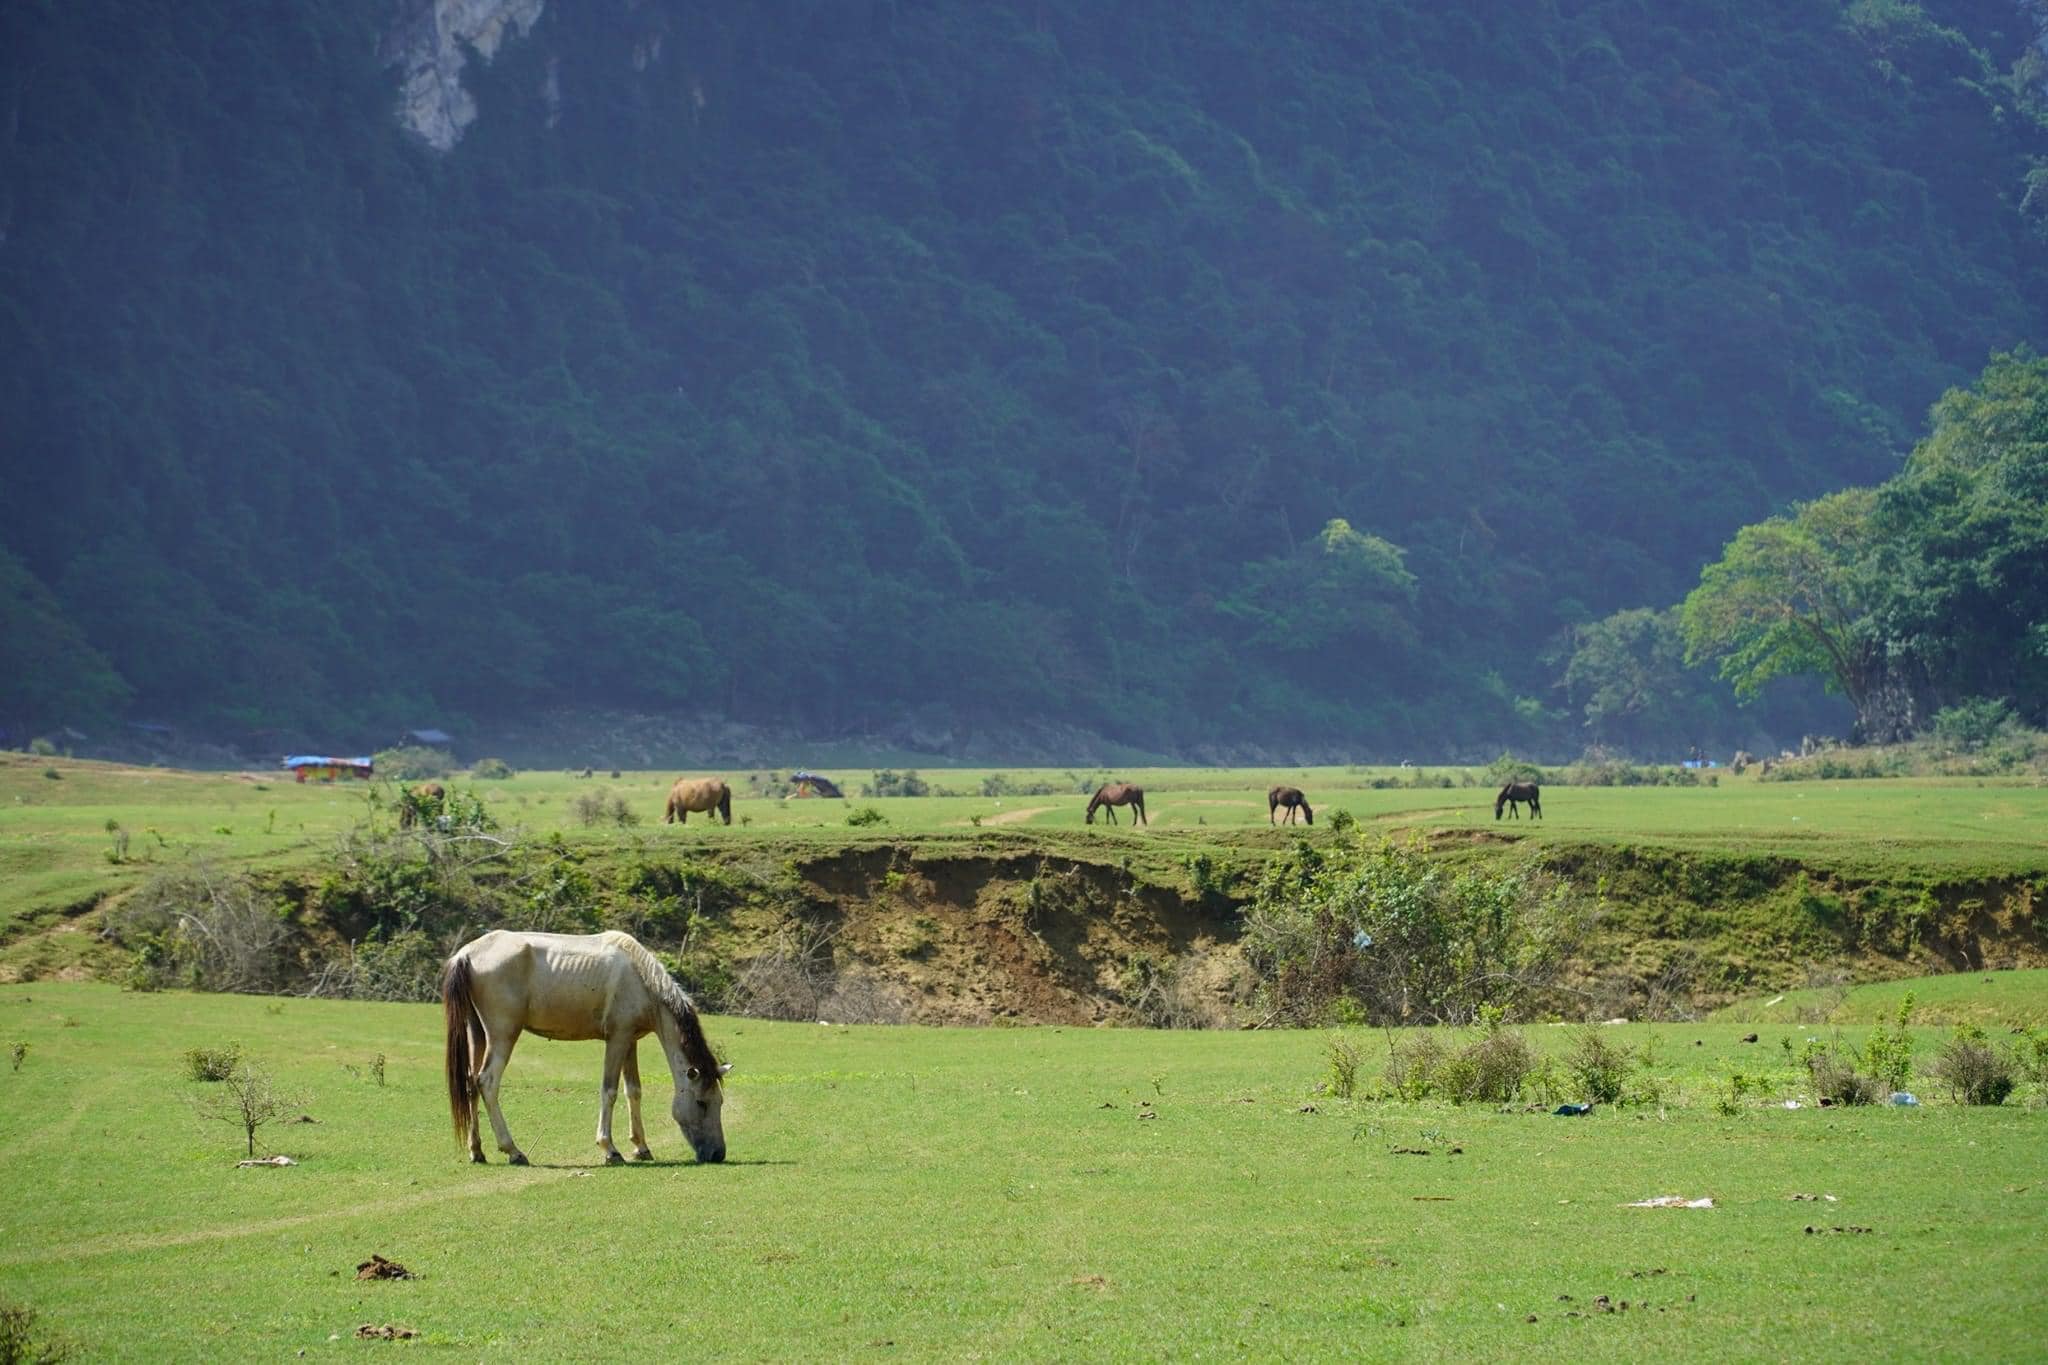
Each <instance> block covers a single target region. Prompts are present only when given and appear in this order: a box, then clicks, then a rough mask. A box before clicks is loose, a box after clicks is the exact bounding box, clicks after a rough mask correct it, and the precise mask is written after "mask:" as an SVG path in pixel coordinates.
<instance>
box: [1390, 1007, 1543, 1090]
mask: <svg viewBox="0 0 2048 1365" xmlns="http://www.w3.org/2000/svg"><path fill="white" fill-rule="evenodd" d="M1536 1070H1537V1066H1536V1053H1535V1051H1534V1049H1532V1048H1531V1047H1530V1046H1529V1042H1528V1039H1526V1038H1524V1037H1523V1036H1522V1035H1521V1033H1520V1032H1519V1031H1518V1030H1515V1029H1510V1028H1503V1027H1500V1026H1499V1025H1498V1023H1496V1024H1494V1025H1493V1026H1492V1027H1490V1028H1488V1029H1487V1031H1486V1033H1485V1034H1484V1036H1482V1037H1480V1038H1478V1039H1475V1040H1474V1041H1472V1042H1469V1043H1466V1044H1465V1045H1464V1046H1462V1047H1457V1048H1453V1047H1449V1046H1447V1045H1446V1044H1445V1043H1443V1042H1442V1041H1441V1040H1439V1039H1437V1038H1435V1037H1434V1036H1432V1035H1429V1034H1418V1035H1417V1036H1415V1037H1413V1038H1410V1039H1407V1040H1405V1041H1401V1042H1396V1043H1394V1044H1393V1046H1392V1049H1391V1053H1390V1055H1389V1057H1388V1060H1387V1084H1388V1088H1389V1089H1391V1090H1392V1091H1393V1092H1394V1093H1395V1094H1397V1095H1399V1096H1401V1098H1403V1099H1408V1100H1423V1099H1431V1098H1434V1099H1444V1100H1449V1101H1450V1102H1451V1103H1453V1104H1506V1103H1507V1102H1508V1101H1510V1100H1513V1099H1516V1098H1518V1097H1519V1096H1520V1095H1521V1094H1522V1092H1523V1090H1524V1088H1525V1087H1526V1086H1528V1085H1529V1083H1530V1081H1531V1078H1532V1077H1533V1076H1534V1075H1535V1072H1536Z"/></svg>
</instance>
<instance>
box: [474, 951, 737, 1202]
mask: <svg viewBox="0 0 2048 1365" xmlns="http://www.w3.org/2000/svg"><path fill="white" fill-rule="evenodd" d="M441 1003H442V1005H443V1007H444V1009H445V1012H446V1014H447V1020H448V1112H449V1115H450V1116H451V1117H452V1118H453V1119H454V1121H455V1138H456V1141H458V1142H460V1141H461V1140H463V1139H464V1138H465V1137H466V1138H468V1140H469V1159H470V1160H471V1161H476V1162H481V1161H482V1160H483V1159H484V1147H483V1133H482V1129H481V1125H480V1123H479V1115H478V1113H477V1108H478V1106H477V1100H478V1098H479V1097H481V1098H482V1100H483V1105H484V1107H485V1108H487V1109H489V1110H490V1115H491V1131H492V1132H493V1133H495V1134H496V1135H497V1138H498V1150H499V1151H501V1152H504V1153H506V1154H507V1155H508V1156H510V1157H511V1159H512V1164H513V1165H514V1166H524V1165H526V1154H525V1153H524V1152H522V1151H520V1150H519V1145H518V1144H517V1143H515V1142H513V1141H512V1130H511V1129H509V1128H507V1127H506V1126H505V1114H504V1111H503V1110H501V1109H499V1107H498V1082H499V1080H500V1079H501V1078H502V1077H503V1076H504V1074H505V1063H506V1062H508V1061H510V1060H511V1059H512V1048H513V1046H514V1045H515V1044H517V1043H518V1041H519V1035H520V1033H521V1032H522V1031H525V1032H531V1033H538V1034H539V1035H540V1036H541V1037H543V1038H553V1039H556V1040H560V1041H576V1040H582V1039H589V1038H602V1039H604V1086H603V1089H602V1091H601V1093H600V1098H599V1102H598V1110H597V1145H598V1146H599V1147H601V1148H603V1149H604V1159H605V1162H606V1164H608V1165H613V1166H616V1165H619V1164H621V1163H623V1162H624V1161H625V1158H624V1157H622V1156H620V1155H619V1149H618V1148H617V1147H615V1146H613V1145H612V1103H613V1101H614V1100H616V1099H617V1098H618V1094H619V1075H620V1073H621V1072H622V1071H623V1072H624V1073H625V1077H626V1105H627V1108H628V1109H629V1110H630V1111H631V1113H632V1119H633V1156H634V1159H635V1160H639V1161H651V1160H652V1159H653V1158H654V1153H653V1152H650V1151H649V1150H648V1149H647V1135H646V1133H645V1132H644V1131H643V1130H642V1129H641V1127H640V1060H639V1057H638V1055H637V1052H638V1047H639V1042H640V1039H641V1038H642V1037H644V1036H645V1035H647V1034H649V1033H652V1034H654V1035H655V1036H656V1037H657V1038H659V1039H660V1040H661V1050H662V1051H663V1052H664V1053H666V1054H667V1056H668V1069H669V1071H670V1072H672V1073H673V1074H674V1076H675V1081H676V1094H675V1099H674V1101H673V1102H672V1103H671V1104H670V1106H669V1112H670V1113H671V1114H673V1115H674V1116H675V1120H676V1124H677V1125H678V1126H679V1127H680V1128H681V1129H682V1130H683V1136H684V1137H686V1138H688V1139H689V1141H690V1147H691V1149H692V1150H694V1151H695V1152H696V1153H697V1160H699V1161H723V1160H725V1129H724V1127H723V1126H722V1125H721V1124H720V1122H719V1111H720V1109H721V1107H722V1106H723V1104H724V1102H725V1096H724V1092H723V1087H722V1086H721V1085H720V1084H719V1081H720V1078H721V1077H723V1076H724V1075H725V1073H726V1072H728V1071H730V1070H732V1067H731V1066H730V1065H725V1066H721V1065H720V1064H719V1061H718V1058H716V1057H715V1056H713V1055H712V1052H711V1045H710V1043H708V1042H706V1041H705V1038H704V1026H703V1024H702V1023H700V1022H699V1021H698V1019H697V1007H696V1005H695V1004H693V1003H691V1000H690V997H689V996H688V995H686V994H685V993H684V991H683V988H682V987H681V986H678V985H677V984H676V982H675V979H674V978H673V977H671V976H670V975H669V974H668V972H667V971H666V970H664V969H663V967H662V965H661V964H660V963H659V962H657V961H655V960H654V954H652V953H650V952H648V951H647V949H645V948H644V947H642V946H641V945H640V942H639V941H638V940H637V939H635V938H634V937H633V936H632V935H630V934H620V933H606V934H519V933H510V932H507V931H506V930H503V929H493V930H492V931H491V932H490V933H488V934H485V935H483V936H482V937H481V938H478V939H475V940H473V941H471V942H469V943H466V944H464V945H463V946H462V947H460V948H458V949H456V951H455V955H454V956H453V957H451V958H449V959H448V965H447V966H446V968H444V969H443V970H442V973H441Z"/></svg>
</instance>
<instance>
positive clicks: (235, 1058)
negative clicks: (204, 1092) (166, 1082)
mask: <svg viewBox="0 0 2048 1365" xmlns="http://www.w3.org/2000/svg"><path fill="white" fill-rule="evenodd" d="M241 1061H242V1045H241V1044H240V1043H229V1044H228V1045H227V1046H226V1047H195V1048H188V1049H186V1052H185V1077H186V1079H188V1080H194V1081H209V1082H213V1081H224V1080H226V1079H227V1078H228V1077H230V1076H232V1075H234V1074H235V1068H236V1067H237V1066H238V1065H240V1064H241Z"/></svg>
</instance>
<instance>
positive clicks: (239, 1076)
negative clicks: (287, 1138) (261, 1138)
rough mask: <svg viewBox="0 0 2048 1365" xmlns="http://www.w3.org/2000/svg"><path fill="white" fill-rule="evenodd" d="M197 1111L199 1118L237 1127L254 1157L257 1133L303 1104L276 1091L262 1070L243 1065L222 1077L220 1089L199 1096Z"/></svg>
mask: <svg viewBox="0 0 2048 1365" xmlns="http://www.w3.org/2000/svg"><path fill="white" fill-rule="evenodd" d="M197 1108H198V1111H199V1116H200V1117H201V1118H208V1119H217V1120H219V1121H220V1122H222V1123H229V1124H233V1125H235V1126H236V1127H238V1128H240V1129H241V1130H242V1132H243V1134H244V1135H245V1136H246V1138H247V1139H248V1145H249V1155H250V1156H251V1157H253V1156H255V1155H256V1133H257V1131H258V1130H259V1129H261V1128H263V1127H265V1126H267V1125H269V1124H272V1123H275V1122H277V1121H278V1120H279V1119H282V1118H285V1117H286V1116H287V1115H290V1114H294V1113H297V1112H299V1111H301V1110H302V1109H304V1108H305V1101H304V1100H303V1099H301V1098H300V1097H298V1096H297V1095H293V1094H289V1093H287V1092H285V1091H282V1090H279V1089H278V1088H277V1086H276V1084H275V1083H274V1082H273V1081H272V1080H271V1079H270V1073H269V1072H268V1071H265V1070H264V1069H263V1068H262V1067H260V1066H257V1065H256V1064H255V1063H253V1062H243V1063H241V1064H239V1065H238V1066H236V1067H235V1068H234V1070H232V1071H230V1072H229V1073H228V1074H227V1075H225V1076H223V1077H221V1081H220V1089H218V1090H211V1091H208V1092H207V1093H206V1094H204V1095H202V1096H201V1097H200V1098H199V1101H198V1104H197Z"/></svg>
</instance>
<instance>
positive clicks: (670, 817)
mask: <svg viewBox="0 0 2048 1365" xmlns="http://www.w3.org/2000/svg"><path fill="white" fill-rule="evenodd" d="M675 822H676V794H675V793H674V792H670V793H669V794H668V814H667V816H666V817H665V818H664V819H663V820H662V823H663V824H666V825H673V824H674V823H675Z"/></svg>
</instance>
